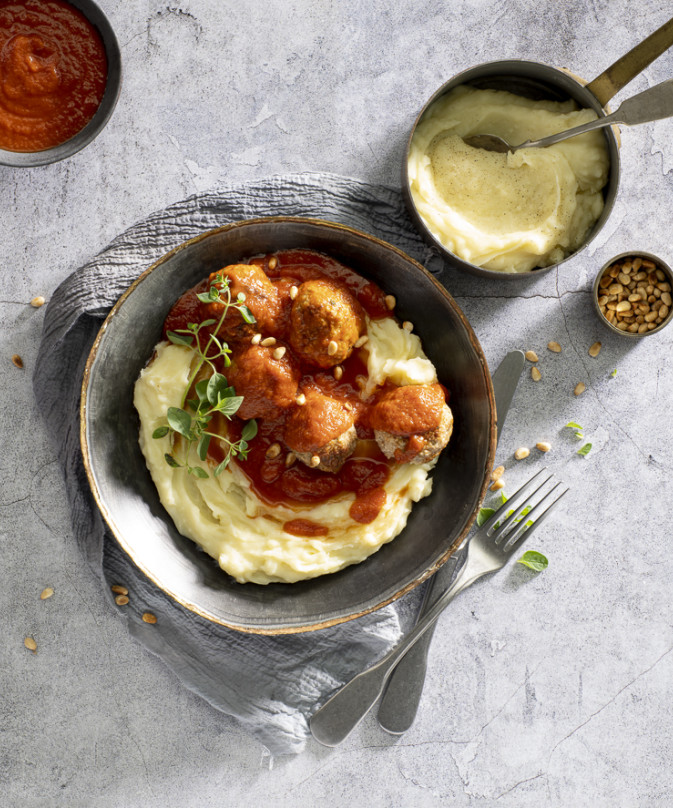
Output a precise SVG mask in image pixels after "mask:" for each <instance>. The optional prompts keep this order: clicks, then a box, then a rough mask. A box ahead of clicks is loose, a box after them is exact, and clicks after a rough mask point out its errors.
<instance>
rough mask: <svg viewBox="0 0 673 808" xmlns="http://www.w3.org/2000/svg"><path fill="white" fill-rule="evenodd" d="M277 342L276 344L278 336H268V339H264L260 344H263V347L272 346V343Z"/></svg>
mask: <svg viewBox="0 0 673 808" xmlns="http://www.w3.org/2000/svg"><path fill="white" fill-rule="evenodd" d="M275 344H276V338H275V337H267V338H266V339H263V340H262V341H261V342H260V345H261V346H262V348H270V347H271V346H272V345H275Z"/></svg>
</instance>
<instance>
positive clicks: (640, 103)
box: [512, 79, 673, 151]
mask: <svg viewBox="0 0 673 808" xmlns="http://www.w3.org/2000/svg"><path fill="white" fill-rule="evenodd" d="M671 117H673V79H668V80H667V81H662V82H661V84H655V85H654V87H650V89H649V90H643V92H642V93H638V94H637V95H633V96H631V98H627V99H626V101H624V103H623V104H622V105H621V106H620V107H619V109H617V110H615V111H614V112H613V113H612V115H606V116H605V117H604V118H598V119H597V120H595V121H589V123H583V124H582V125H581V126H575V127H573V128H572V129H565V130H564V131H563V132H557V133H556V134H555V135H549V137H543V138H541V139H540V140H527V141H526V142H525V143H521V144H520V145H519V146H516V147H514V148H513V149H512V151H518V150H519V149H525V148H529V147H531V146H536V147H540V148H543V147H545V146H553V145H554V143H560V141H562V140H567V139H568V138H571V137H576V136H577V135H583V134H584V133H585V132H592V131H593V130H594V129H601V128H602V127H604V126H610V125H611V124H613V123H622V124H624V125H625V126H634V125H635V124H638V123H649V122H650V121H659V120H661V119H662V118H671Z"/></svg>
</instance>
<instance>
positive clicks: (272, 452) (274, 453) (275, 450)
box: [266, 443, 280, 460]
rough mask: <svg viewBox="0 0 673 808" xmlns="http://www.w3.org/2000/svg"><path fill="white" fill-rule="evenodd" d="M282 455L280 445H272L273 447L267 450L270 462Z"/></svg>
mask: <svg viewBox="0 0 673 808" xmlns="http://www.w3.org/2000/svg"><path fill="white" fill-rule="evenodd" d="M279 454H280V443H272V444H271V446H269V448H268V449H267V450H266V456H267V457H268V458H269V460H273V458H274V457H278V455H279Z"/></svg>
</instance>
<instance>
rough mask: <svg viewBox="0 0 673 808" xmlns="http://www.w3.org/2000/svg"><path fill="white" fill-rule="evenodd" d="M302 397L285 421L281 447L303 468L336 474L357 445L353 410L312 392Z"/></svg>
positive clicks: (316, 392) (332, 399)
mask: <svg viewBox="0 0 673 808" xmlns="http://www.w3.org/2000/svg"><path fill="white" fill-rule="evenodd" d="M305 396H306V401H305V403H304V404H303V405H302V406H298V407H296V408H295V409H294V410H293V411H292V412H291V413H290V415H289V417H288V419H287V421H286V422H285V434H284V440H285V444H286V445H287V447H288V448H289V449H291V450H292V451H293V452H294V453H295V455H296V456H297V458H298V459H299V460H301V462H302V463H305V464H306V465H307V466H311V467H312V468H317V469H319V470H320V471H331V472H336V471H338V470H339V469H340V468H341V466H343V464H344V463H345V462H346V460H347V459H348V458H349V457H350V456H351V455H352V454H353V452H354V451H355V447H356V445H357V441H358V437H357V432H356V430H355V424H354V421H355V416H354V413H353V409H352V408H350V407H349V406H348V405H347V404H344V403H343V402H341V401H338V400H337V399H335V398H330V397H329V396H326V395H323V394H322V393H320V392H319V391H316V390H309V391H307V392H306V394H305ZM316 458H318V459H317V460H316Z"/></svg>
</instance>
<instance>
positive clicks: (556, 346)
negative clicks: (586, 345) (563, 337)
mask: <svg viewBox="0 0 673 808" xmlns="http://www.w3.org/2000/svg"><path fill="white" fill-rule="evenodd" d="M547 348H549V350H550V351H553V352H554V353H561V350H562V348H561V346H560V345H559V344H558V342H554V341H553V340H552V342H548V343H547Z"/></svg>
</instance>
